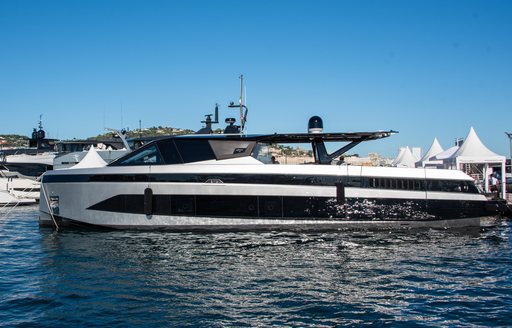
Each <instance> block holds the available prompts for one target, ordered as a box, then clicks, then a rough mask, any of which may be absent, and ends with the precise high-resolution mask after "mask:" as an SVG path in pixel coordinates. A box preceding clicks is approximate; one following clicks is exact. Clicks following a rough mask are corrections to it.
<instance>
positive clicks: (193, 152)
mask: <svg viewBox="0 0 512 328" xmlns="http://www.w3.org/2000/svg"><path fill="white" fill-rule="evenodd" d="M174 142H175V144H176V147H177V148H178V151H179V154H180V155H181V158H182V159H183V162H185V163H191V162H200V161H207V160H210V159H215V154H214V153H213V151H212V148H211V147H210V144H209V143H208V140H207V139H204V140H193V139H191V140H186V139H174Z"/></svg>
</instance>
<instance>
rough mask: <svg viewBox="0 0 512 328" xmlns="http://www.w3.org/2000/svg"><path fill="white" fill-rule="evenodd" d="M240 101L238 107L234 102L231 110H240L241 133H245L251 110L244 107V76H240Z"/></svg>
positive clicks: (230, 105) (230, 106)
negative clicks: (248, 113) (248, 114)
mask: <svg viewBox="0 0 512 328" xmlns="http://www.w3.org/2000/svg"><path fill="white" fill-rule="evenodd" d="M239 79H240V99H239V101H238V106H237V105H235V104H234V102H231V103H230V104H229V106H228V107H229V108H237V107H238V108H240V132H241V133H243V132H244V131H245V122H246V121H247V112H248V111H249V109H248V108H247V106H246V105H244V98H243V94H244V76H243V74H241V75H240V77H239ZM244 109H245V111H244Z"/></svg>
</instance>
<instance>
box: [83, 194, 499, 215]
mask: <svg viewBox="0 0 512 328" xmlns="http://www.w3.org/2000/svg"><path fill="white" fill-rule="evenodd" d="M147 202H148V199H147V198H146V197H145V196H144V195H142V194H141V195H117V196H114V197H111V198H109V199H106V200H104V201H102V202H99V203H97V204H95V205H93V206H90V207H89V208H88V209H89V210H96V211H106V212H118V213H130V214H147V212H146V209H145V204H147ZM151 202H152V205H153V206H152V214H155V215H164V216H171V215H173V216H202V217H237V218H246V219H250V218H268V219H295V218H308V219H313V220H314V219H321V220H326V219H327V220H333V221H339V220H373V219H381V220H405V221H417V220H432V219H435V220H447V219H461V218H470V217H480V216H485V215H495V214H497V213H496V211H491V210H489V209H488V208H487V207H486V203H487V202H486V201H457V200H435V201H432V200H428V201H425V200H409V199H356V198H345V203H343V204H340V203H339V202H338V200H337V199H336V198H331V197H297V196H229V195H152V200H151Z"/></svg>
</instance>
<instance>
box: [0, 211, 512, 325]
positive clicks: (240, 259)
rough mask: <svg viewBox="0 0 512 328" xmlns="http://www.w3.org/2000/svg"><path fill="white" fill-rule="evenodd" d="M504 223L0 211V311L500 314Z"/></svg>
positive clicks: (343, 317) (510, 276) (51, 319)
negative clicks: (333, 226)
mask: <svg viewBox="0 0 512 328" xmlns="http://www.w3.org/2000/svg"><path fill="white" fill-rule="evenodd" d="M511 230H512V229H511V226H510V224H509V223H504V224H503V225H502V226H499V227H497V228H495V229H491V230H487V231H483V232H481V233H476V234H475V233H461V232H450V231H422V232H409V233H407V232H400V233H396V232H394V233H390V232H379V233H377V232H337V233H311V234H307V233H282V232H280V233H278V232H269V233H223V234H191V233H181V234H172V233H161V232H123V231H64V232H60V233H55V232H53V231H52V230H50V229H43V228H39V227H38V225H37V209H36V208H23V209H16V210H15V211H13V212H12V213H10V215H9V217H8V218H4V219H3V221H2V222H0V275H1V276H2V280H0V293H1V295H2V297H1V298H0V325H5V326H37V327H45V326H47V327H58V326H64V327H67V326H92V327H95V326H102V327H104V326H112V327H127V326H134V325H135V326H151V327H155V326H185V327H186V326H194V327H195V326H210V327H243V326H247V327H253V326H256V327H266V326H271V325H278V326H315V327H333V326H346V325H348V326H353V325H357V326H366V325H368V326H369V325H380V326H386V325H393V326H407V327H409V326H435V327H437V326H511V325H512V319H511V318H512V292H511V291H512V243H511V238H510V236H511Z"/></svg>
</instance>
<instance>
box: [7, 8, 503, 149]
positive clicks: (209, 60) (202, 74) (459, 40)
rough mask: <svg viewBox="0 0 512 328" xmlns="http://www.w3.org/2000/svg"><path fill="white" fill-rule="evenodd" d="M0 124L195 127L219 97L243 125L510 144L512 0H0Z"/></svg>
mask: <svg viewBox="0 0 512 328" xmlns="http://www.w3.org/2000/svg"><path fill="white" fill-rule="evenodd" d="M0 40H1V42H0V111H1V113H2V116H1V120H0V122H1V123H0V134H7V133H17V134H24V135H28V134H30V132H31V131H32V128H33V127H35V126H36V124H37V121H38V118H39V115H40V114H42V115H43V125H44V127H45V129H46V130H47V132H48V133H49V135H50V136H51V137H56V138H61V139H70V138H84V137H88V136H93V135H97V134H100V133H103V128H104V127H114V128H121V127H125V128H126V127H128V128H130V129H136V128H138V125H139V120H141V121H142V126H143V127H150V126H159V125H162V126H173V127H182V128H192V129H198V128H200V120H202V119H203V115H204V114H207V113H211V112H212V111H213V107H214V105H215V103H219V104H220V105H221V116H222V117H227V116H235V115H233V114H234V113H233V112H228V109H226V105H227V104H228V102H229V101H232V100H233V101H236V100H237V99H238V93H239V85H238V83H239V80H238V76H239V75H240V74H244V76H245V79H246V86H247V105H248V107H249V109H250V112H249V121H248V132H249V133H273V132H305V130H306V125H307V120H308V119H309V117H310V116H312V115H319V116H321V117H322V118H323V119H324V127H325V130H326V131H330V132H334V131H369V130H389V129H394V130H398V131H400V133H399V134H398V135H396V136H393V137H391V138H388V139H386V140H382V141H374V142H370V143H367V144H366V145H362V146H359V147H358V148H356V149H354V150H353V152H359V153H360V154H363V155H366V153H367V152H369V151H377V152H380V153H382V154H384V155H387V156H395V155H396V154H397V153H398V148H399V147H400V146H406V145H408V146H419V147H422V148H423V150H424V151H426V150H427V148H428V147H429V146H430V144H431V142H432V140H433V138H434V137H437V138H438V139H439V141H440V142H441V145H442V146H443V147H444V148H445V149H446V148H448V147H450V146H451V145H452V144H453V142H454V140H455V138H457V137H465V136H466V134H467V132H468V131H469V128H470V127H471V126H473V127H474V128H475V130H476V132H477V133H478V134H479V136H480V138H481V139H482V141H483V142H484V143H485V144H486V145H487V146H488V147H489V148H490V149H491V150H493V151H495V152H497V153H499V154H501V155H507V156H509V142H508V138H507V137H506V136H505V134H504V132H505V131H508V132H512V126H511V121H512V120H511V118H512V1H493V0H491V1H468V0H460V1H434V0H429V1H420V0H418V1H365V0H362V1H301V0H294V1H142V0H141V1H130V0H123V1H107V0H103V1H95V0H84V1H79V0H76V1H24V0H18V1H7V0H2V1H0Z"/></svg>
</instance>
